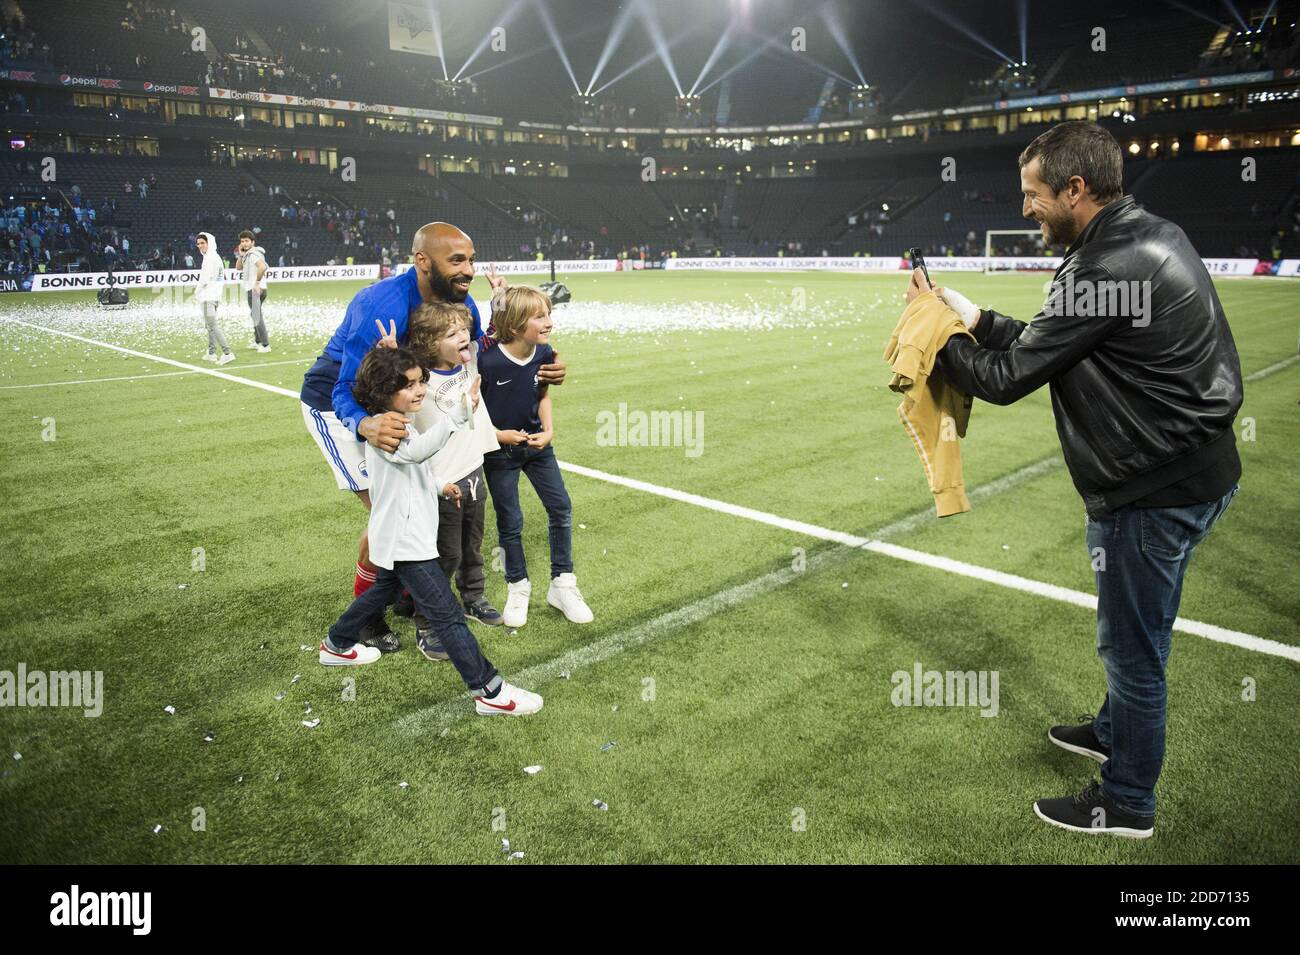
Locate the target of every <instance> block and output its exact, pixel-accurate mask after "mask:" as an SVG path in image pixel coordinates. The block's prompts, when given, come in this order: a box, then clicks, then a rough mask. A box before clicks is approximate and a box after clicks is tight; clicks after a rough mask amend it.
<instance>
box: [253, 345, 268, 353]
mask: <svg viewBox="0 0 1300 955" xmlns="http://www.w3.org/2000/svg"><path fill="white" fill-rule="evenodd" d="M253 347H254V348H256V349H257V350H258V351H260V352H261V353H262V354H264V355H265V354H266V353H267V352H269V351H270V350H271V346H270V345H254V346H253Z"/></svg>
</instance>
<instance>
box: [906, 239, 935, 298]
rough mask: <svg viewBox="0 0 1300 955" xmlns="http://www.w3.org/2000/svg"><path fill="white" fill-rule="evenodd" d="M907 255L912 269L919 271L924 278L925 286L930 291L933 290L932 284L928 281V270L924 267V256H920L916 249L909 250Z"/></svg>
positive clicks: (918, 250) (919, 251)
mask: <svg viewBox="0 0 1300 955" xmlns="http://www.w3.org/2000/svg"><path fill="white" fill-rule="evenodd" d="M907 254H908V257H909V258H911V260H912V268H914V269H920V270H921V274H922V275H924V276H925V284H926V285H928V286H930V288H931V289H933V288H934V283H933V282H932V281H930V270H929V269H927V268H926V267H925V256H924V255H922V254H921V250H920V249H917V248H911V249H908V250H907Z"/></svg>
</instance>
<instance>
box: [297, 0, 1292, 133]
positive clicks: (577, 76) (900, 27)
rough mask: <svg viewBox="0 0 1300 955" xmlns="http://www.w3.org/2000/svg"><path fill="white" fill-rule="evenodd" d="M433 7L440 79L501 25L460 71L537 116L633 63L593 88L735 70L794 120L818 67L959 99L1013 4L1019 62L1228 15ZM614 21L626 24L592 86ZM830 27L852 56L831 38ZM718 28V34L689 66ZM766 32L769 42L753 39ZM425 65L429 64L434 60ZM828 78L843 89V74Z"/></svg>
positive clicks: (655, 106)
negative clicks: (1153, 23)
mask: <svg viewBox="0 0 1300 955" xmlns="http://www.w3.org/2000/svg"><path fill="white" fill-rule="evenodd" d="M638 5H644V7H646V8H648V9H649V11H650V12H651V16H650V18H649V20H651V21H653V24H652V23H651V22H649V21H648V20H647V18H646V17H645V16H644V15H643V14H641V13H639V12H638V11H637V10H636V9H630V8H635V7H637V6H638ZM1286 5H1287V4H1283V6H1286ZM304 7H306V9H315V10H316V11H317V12H318V16H319V17H320V18H321V20H322V21H325V22H327V23H328V25H329V26H330V27H332V28H337V29H338V30H339V32H341V33H342V32H345V31H348V32H352V33H353V34H354V35H369V34H370V31H372V30H374V31H379V30H382V29H383V23H384V21H385V18H386V7H387V4H386V3H384V2H381V0H318V2H317V3H315V4H311V5H310V6H307V5H304V6H299V7H296V8H295V9H296V11H298V12H306V9H304ZM435 8H436V10H437V13H438V16H439V17H440V19H441V24H442V33H443V44H444V49H445V52H446V60H447V68H448V74H449V75H454V74H456V73H457V72H458V71H461V68H462V65H463V64H464V63H465V61H466V60H467V59H468V58H469V57H470V55H471V54H472V53H473V51H474V50H475V48H476V47H478V46H479V45H480V43H481V42H482V41H483V39H484V37H485V36H486V35H487V33H488V32H489V31H490V30H491V29H492V27H493V26H496V25H500V24H503V23H504V24H505V25H506V30H507V51H506V52H505V53H500V52H493V51H490V50H485V51H483V52H480V53H479V54H478V56H477V57H476V58H475V59H474V61H473V62H472V63H471V64H470V65H469V66H468V67H467V68H466V69H465V70H464V71H463V72H464V75H467V76H469V75H474V76H475V79H476V81H477V82H479V83H480V84H481V86H482V87H483V89H484V90H485V92H487V93H488V94H490V96H491V97H492V98H493V99H494V100H497V101H498V102H499V101H500V100H501V99H503V98H505V99H508V100H510V101H512V102H516V103H517V104H518V106H519V107H522V108H524V109H527V108H528V107H529V106H530V105H532V104H536V105H537V106H543V105H544V104H546V103H547V102H549V103H550V105H551V107H552V108H551V109H549V110H545V111H544V112H548V113H553V112H554V106H555V105H556V100H561V101H565V100H567V99H568V98H569V97H570V96H572V95H573V94H574V92H575V83H574V80H576V83H577V87H578V88H580V89H582V90H584V91H585V90H586V89H587V88H588V87H589V86H590V87H591V88H592V89H593V90H595V89H598V88H599V87H601V86H602V85H603V84H604V83H606V82H607V81H608V80H610V79H613V78H614V77H616V76H618V74H620V73H621V72H623V71H624V70H625V69H627V68H628V67H629V66H632V65H635V64H637V63H638V61H642V65H641V66H640V67H639V68H637V69H635V70H634V71H632V72H631V73H629V74H628V75H627V76H625V77H624V78H622V79H620V80H618V81H617V82H616V83H614V85H612V86H611V87H609V88H608V89H607V90H605V91H604V94H603V95H605V96H606V97H613V98H614V99H616V100H618V101H619V102H620V103H623V104H626V105H635V106H640V107H642V108H644V109H645V110H646V111H647V113H649V112H657V111H660V110H662V109H663V108H664V106H665V104H668V103H671V101H672V98H673V97H674V96H676V95H677V92H678V86H679V85H680V87H681V89H682V91H689V90H690V88H691V87H692V86H694V85H696V78H697V77H701V79H700V82H699V84H698V85H699V86H700V87H702V88H705V87H707V88H706V89H705V92H704V96H705V105H706V108H711V97H716V95H717V93H718V92H719V86H717V85H713V86H708V84H709V83H710V82H711V81H712V80H715V79H717V78H718V77H719V75H720V74H722V73H724V72H725V71H727V70H729V69H731V68H733V67H734V68H735V69H734V72H732V73H731V74H730V76H731V78H732V84H731V86H732V89H731V95H732V97H733V99H741V100H744V99H745V98H746V97H748V98H750V99H754V100H760V101H763V102H766V103H767V104H769V106H770V105H771V104H773V103H779V104H780V112H781V113H783V114H784V115H785V117H786V118H796V117H794V116H793V115H792V114H795V113H798V112H799V111H801V110H802V109H805V108H807V107H809V106H811V105H812V104H813V103H814V102H815V101H816V99H817V95H818V92H819V91H820V90H821V88H822V85H823V83H824V82H825V81H826V78H827V76H828V75H831V74H838V76H839V77H841V78H842V79H843V80H850V81H853V82H857V81H858V78H859V71H860V75H861V78H862V79H865V80H866V81H867V82H868V83H871V84H872V85H874V86H876V87H878V88H879V89H880V90H881V91H882V94H883V103H884V105H885V106H886V107H887V108H888V109H898V108H903V107H911V106H918V105H943V104H947V103H953V102H956V101H958V100H960V99H961V97H962V96H963V95H964V93H965V87H966V81H967V80H969V79H972V78H976V77H978V76H981V75H987V74H989V73H991V72H992V71H993V70H994V69H995V68H996V67H997V65H998V62H999V60H1000V59H1001V56H1000V55H999V54H1006V55H1007V56H1009V57H1011V58H1013V59H1017V60H1018V59H1020V57H1021V49H1022V41H1021V34H1022V31H1021V22H1022V12H1021V11H1022V10H1023V11H1025V13H1024V15H1023V20H1024V22H1025V23H1026V29H1025V31H1024V50H1025V53H1026V55H1027V57H1028V59H1029V61H1030V62H1036V63H1038V64H1040V66H1042V65H1045V64H1046V63H1047V62H1048V61H1049V60H1050V58H1052V57H1053V56H1055V55H1056V54H1057V53H1059V50H1060V48H1061V44H1062V43H1063V42H1065V40H1066V39H1067V38H1069V37H1070V36H1072V35H1074V34H1077V36H1078V40H1079V42H1081V43H1086V40H1087V37H1088V35H1089V33H1090V31H1091V28H1092V27H1093V26H1099V25H1100V26H1105V27H1107V29H1109V30H1129V29H1131V30H1141V29H1143V18H1144V17H1146V16H1148V15H1150V14H1157V13H1158V14H1160V15H1162V16H1168V15H1170V14H1173V15H1179V14H1180V13H1181V14H1182V15H1183V16H1186V17H1188V18H1189V19H1193V20H1197V19H1199V20H1200V21H1201V22H1202V23H1204V25H1205V26H1206V27H1207V28H1209V29H1211V30H1212V29H1213V26H1212V25H1211V23H1210V21H1211V20H1213V21H1216V22H1220V23H1228V22H1230V21H1231V19H1232V13H1231V12H1230V11H1229V10H1228V8H1227V7H1226V6H1225V5H1224V4H1223V3H1221V2H1217V0H1179V2H1177V3H1171V2H1166V0H1149V2H1145V3H1133V2H1131V0H1124V2H1116V0H1092V2H1089V3H1087V4H1081V3H1077V2H1076V3H1064V2H1056V0H1022V2H1017V0H998V2H992V0H973V2H966V0H963V2H954V0H892V2H886V0H829V2H821V3H818V2H811V3H810V2H807V0H637V2H632V0H624V2H619V3H615V2H600V0H481V2H449V0H438V2H437V3H436V4H435ZM1237 9H1238V10H1239V11H1240V13H1241V15H1242V16H1245V15H1246V14H1247V11H1248V9H1249V7H1248V5H1247V4H1245V3H1239V4H1238V7H1237ZM546 12H549V14H550V17H551V20H552V22H553V24H554V26H555V29H556V33H557V35H558V36H559V37H560V40H561V43H562V45H563V47H564V50H565V52H566V54H567V56H568V59H569V62H570V64H571V66H572V72H573V79H570V76H569V73H568V71H567V70H566V68H565V66H564V64H563V62H562V60H561V58H560V56H559V54H558V53H557V52H556V51H555V49H554V44H553V43H552V41H551V39H550V38H549V36H548V32H547V29H546V24H545V17H544V13H546ZM621 19H622V20H624V21H626V29H625V30H624V31H622V36H621V39H620V40H619V42H618V44H617V46H616V48H614V49H613V50H612V51H611V52H610V53H609V54H608V58H607V62H606V64H605V66H604V67H603V68H602V70H601V72H600V76H599V77H598V79H597V81H596V82H595V83H594V84H591V82H590V81H591V78H592V76H593V73H594V72H595V70H596V67H597V64H598V62H599V61H600V59H601V56H602V52H603V51H604V49H605V47H606V44H607V42H608V40H609V38H610V37H611V34H612V33H614V31H615V30H616V29H617V27H618V25H619V23H620V20H621ZM656 25H657V30H656V29H655V26H656ZM796 26H799V27H803V28H804V29H805V30H806V32H807V50H806V55H804V56H795V55H793V54H792V53H791V52H790V39H791V33H790V31H791V29H792V28H793V27H796ZM656 32H657V33H658V35H659V39H660V42H661V45H662V46H667V47H668V48H669V49H668V53H669V57H670V59H671V62H672V66H673V68H674V70H675V72H676V75H677V82H676V83H674V81H673V79H672V78H671V76H670V73H669V69H668V67H667V66H666V64H665V63H664V62H663V60H662V59H661V57H660V56H658V55H656V43H655V34H656ZM837 32H838V33H839V38H840V39H841V40H842V41H843V43H844V45H847V47H848V49H849V51H850V52H851V53H852V58H850V56H849V55H847V54H846V52H845V51H844V49H843V47H842V45H841V43H840V42H838V41H837V38H836V35H835V34H836V33H837ZM724 34H727V38H726V41H725V42H724V43H723V44H722V48H721V49H720V50H719V51H718V54H717V56H716V59H715V60H714V62H713V64H712V65H711V66H710V67H709V69H708V70H707V72H705V73H704V74H703V75H702V76H701V70H702V68H703V67H704V66H705V64H706V61H708V60H709V58H710V55H711V53H712V52H713V51H714V49H715V46H717V45H718V43H719V39H720V38H721V37H723V35H724ZM765 42H767V43H768V44H769V46H768V47H767V48H766V49H762V47H763V44H764V43H765ZM995 51H996V52H995ZM854 60H856V65H855V63H854ZM430 66H431V70H433V71H434V72H437V73H441V67H440V66H439V65H438V64H437V61H436V60H434V61H432V62H431V64H430ZM480 71H486V72H480ZM839 85H840V88H841V89H847V84H846V83H843V82H842V81H841V82H840V83H839ZM647 118H648V117H647Z"/></svg>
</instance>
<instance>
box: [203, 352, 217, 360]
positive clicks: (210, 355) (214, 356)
mask: <svg viewBox="0 0 1300 955" xmlns="http://www.w3.org/2000/svg"><path fill="white" fill-rule="evenodd" d="M203 360H204V361H216V360H217V353H216V352H214V351H210V352H208V353H207V354H206V355H204V356H203Z"/></svg>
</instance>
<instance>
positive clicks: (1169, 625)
mask: <svg viewBox="0 0 1300 955" xmlns="http://www.w3.org/2000/svg"><path fill="white" fill-rule="evenodd" d="M1236 493H1237V488H1236V487H1235V486H1234V487H1233V488H1232V490H1230V491H1229V492H1228V493H1227V494H1225V495H1224V496H1223V497H1222V498H1220V499H1219V500H1217V501H1211V502H1209V503H1206V504H1191V505H1187V506H1185V507H1125V508H1120V509H1119V510H1118V511H1116V512H1115V513H1113V514H1111V515H1110V516H1108V517H1106V518H1103V519H1102V520H1098V521H1094V520H1089V521H1088V531H1087V541H1088V553H1089V555H1090V556H1091V558H1092V562H1093V567H1094V568H1095V570H1096V577H1097V655H1098V656H1100V657H1101V663H1102V666H1103V667H1105V670H1106V699H1105V702H1103V703H1102V705H1101V710H1100V711H1099V712H1098V713H1097V716H1096V718H1095V719H1094V720H1093V724H1092V728H1093V732H1094V733H1096V734H1097V740H1098V742H1100V743H1101V744H1102V745H1103V746H1109V747H1110V751H1111V753H1110V759H1108V760H1107V761H1106V762H1104V763H1102V765H1101V788H1102V792H1103V793H1105V795H1106V797H1107V798H1108V799H1110V800H1111V801H1112V802H1114V803H1115V804H1116V805H1118V806H1119V807H1120V808H1121V809H1124V810H1125V811H1127V812H1131V813H1136V814H1137V815H1140V816H1153V815H1155V811H1156V794H1155V790H1156V780H1157V779H1159V778H1160V767H1161V765H1162V764H1163V763H1164V758H1165V701H1166V687H1165V665H1166V664H1167V663H1168V661H1169V649H1170V637H1171V635H1172V632H1173V626H1174V618H1175V617H1177V616H1178V602H1179V600H1180V599H1181V597H1182V593H1183V576H1184V575H1185V574H1186V573H1187V565H1188V564H1189V563H1190V562H1191V559H1192V551H1194V550H1195V549H1196V545H1197V544H1199V543H1200V542H1201V541H1202V540H1204V539H1205V536H1206V535H1207V534H1209V533H1210V529H1211V528H1212V527H1213V526H1214V523H1215V521H1217V520H1218V519H1219V518H1220V516H1222V514H1223V512H1224V511H1225V510H1227V508H1228V504H1229V502H1231V500H1232V497H1233V495H1234V494H1236Z"/></svg>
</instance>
